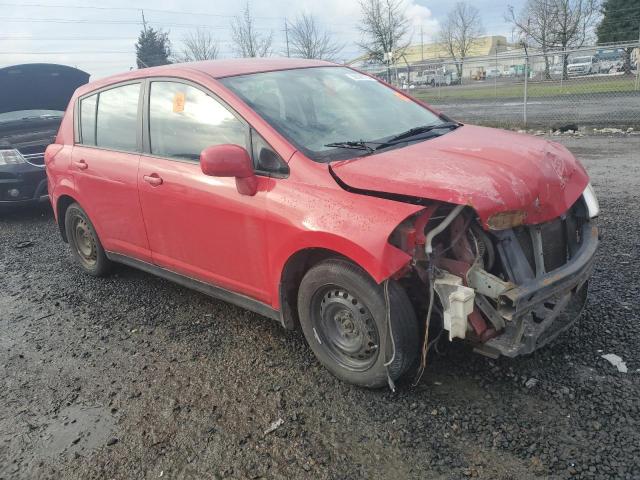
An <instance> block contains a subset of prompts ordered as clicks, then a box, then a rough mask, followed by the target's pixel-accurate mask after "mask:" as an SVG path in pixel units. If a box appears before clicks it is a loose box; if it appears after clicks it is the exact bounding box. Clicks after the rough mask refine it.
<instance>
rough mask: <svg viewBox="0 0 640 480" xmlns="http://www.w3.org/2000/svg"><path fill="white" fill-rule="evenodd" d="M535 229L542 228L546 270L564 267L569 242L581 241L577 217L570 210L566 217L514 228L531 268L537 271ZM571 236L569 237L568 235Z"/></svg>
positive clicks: (567, 257)
mask: <svg viewBox="0 0 640 480" xmlns="http://www.w3.org/2000/svg"><path fill="white" fill-rule="evenodd" d="M534 229H540V235H541V238H542V257H543V261H544V268H545V271H547V272H550V271H552V270H555V269H556V268H560V267H562V266H563V265H564V264H565V263H567V261H568V260H569V244H570V243H572V244H574V245H575V244H577V243H579V239H578V230H577V228H576V222H575V219H574V218H573V216H572V213H571V212H569V214H568V215H567V217H566V218H556V219H555V220H552V221H550V222H546V223H542V224H540V225H531V226H526V227H518V228H516V229H514V233H515V236H516V238H517V239H518V243H519V244H520V247H521V248H522V252H523V253H524V256H525V257H526V259H527V261H528V263H529V265H530V266H531V270H532V271H533V272H535V271H536V261H535V250H534V245H533V235H534V233H535V230H534ZM569 235H570V236H571V238H568V236H569Z"/></svg>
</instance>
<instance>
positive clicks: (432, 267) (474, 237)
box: [390, 197, 598, 357]
mask: <svg viewBox="0 0 640 480" xmlns="http://www.w3.org/2000/svg"><path fill="white" fill-rule="evenodd" d="M495 221H497V222H501V224H500V225H495V226H496V227H500V228H496V229H483V228H482V227H481V225H480V222H479V219H478V218H477V217H476V215H475V214H474V211H473V210H472V209H471V208H469V207H464V206H457V207H455V206H451V205H443V204H434V205H430V206H427V208H426V209H425V210H423V211H421V212H419V213H418V214H416V215H414V216H413V217H411V218H410V219H407V220H406V221H405V222H403V224H402V225H400V227H399V228H398V229H396V231H395V232H394V233H393V234H392V236H391V238H390V241H391V243H392V244H394V245H396V246H397V247H399V248H401V249H403V250H404V251H405V252H407V253H410V254H411V256H412V261H411V263H410V266H409V267H408V268H407V269H405V270H403V271H401V272H398V274H397V275H396V279H398V280H399V281H400V282H401V283H402V284H403V285H404V286H405V288H406V289H407V290H408V291H409V292H410V293H411V296H412V300H413V302H414V305H415V306H416V309H417V311H418V313H422V314H423V315H424V318H426V321H425V329H426V331H427V335H426V336H425V343H424V345H425V348H426V346H427V345H428V343H427V340H426V339H427V338H428V333H429V330H432V331H433V330H438V332H439V333H442V332H447V333H448V337H449V340H453V339H454V338H461V339H465V340H466V341H468V342H470V343H471V344H472V345H473V346H474V349H475V350H476V351H477V352H478V353H481V354H484V355H487V356H490V357H497V356H499V355H505V356H508V357H515V356H518V355H522V354H528V353H531V352H533V351H534V350H536V349H538V348H540V347H542V346H543V345H545V344H546V343H548V342H549V341H551V340H552V339H554V338H555V337H556V336H558V335H559V334H560V333H561V332H563V331H565V330H566V329H567V328H569V327H570V326H571V325H572V324H573V322H575V320H576V319H577V318H578V317H579V315H580V312H581V311H582V308H583V306H584V304H585V301H586V296H587V295H586V293H587V287H588V278H589V276H590V274H591V271H592V269H593V262H594V255H595V251H596V248H597V245H598V230H597V228H596V226H595V225H594V223H593V222H592V221H590V215H589V209H588V206H587V204H586V202H585V200H584V198H583V197H580V198H579V199H578V200H577V201H576V202H575V203H574V205H573V206H572V207H571V208H570V209H569V210H568V211H567V212H566V213H565V214H564V215H562V216H560V217H558V218H555V219H553V220H551V221H548V222H544V223H541V224H537V225H526V224H524V222H523V218H518V216H517V215H514V214H505V215H503V216H502V217H501V218H500V217H499V218H497V219H495ZM425 292H426V293H425ZM429 327H431V328H429ZM437 327H440V329H437Z"/></svg>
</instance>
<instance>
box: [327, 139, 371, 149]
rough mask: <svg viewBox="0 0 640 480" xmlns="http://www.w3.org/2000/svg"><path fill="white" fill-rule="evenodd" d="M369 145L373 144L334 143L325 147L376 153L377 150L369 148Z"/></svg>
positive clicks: (358, 142)
mask: <svg viewBox="0 0 640 480" xmlns="http://www.w3.org/2000/svg"><path fill="white" fill-rule="evenodd" d="M369 143H371V142H365V141H364V140H356V141H347V142H333V143H327V144H325V147H332V148H350V149H351V150H366V151H367V152H375V148H373V147H371V146H369V145H368V144H369Z"/></svg>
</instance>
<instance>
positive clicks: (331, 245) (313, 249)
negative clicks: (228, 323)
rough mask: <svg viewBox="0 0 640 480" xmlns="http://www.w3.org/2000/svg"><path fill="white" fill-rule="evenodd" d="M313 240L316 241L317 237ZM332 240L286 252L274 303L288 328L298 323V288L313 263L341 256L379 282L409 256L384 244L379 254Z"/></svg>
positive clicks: (401, 265) (345, 241)
mask: <svg viewBox="0 0 640 480" xmlns="http://www.w3.org/2000/svg"><path fill="white" fill-rule="evenodd" d="M316 240H318V239H317V238H316ZM332 240H333V241H332V242H320V241H318V242H317V243H315V244H307V245H305V246H303V247H302V246H301V247H300V248H298V249H296V250H295V251H294V253H292V254H291V255H289V256H288V257H287V258H286V260H285V261H284V262H282V267H281V268H278V269H277V270H276V271H277V272H279V275H278V283H277V299H278V303H277V305H274V306H276V307H278V308H279V309H280V312H281V318H282V324H283V326H284V327H285V328H288V329H291V328H294V327H295V326H296V325H297V324H298V321H299V319H298V306H297V299H298V288H299V286H300V281H301V280H302V277H303V276H304V275H305V273H306V272H307V271H308V270H309V269H310V268H311V267H313V266H314V265H317V264H318V263H319V262H321V261H323V260H326V259H327V258H341V259H344V260H347V261H349V262H351V263H353V264H354V265H356V266H358V267H360V268H361V269H362V270H363V271H364V272H365V273H366V274H367V275H369V276H370V277H371V278H372V279H373V280H374V281H375V282H376V283H380V282H382V281H383V280H385V279H386V278H388V277H389V276H391V275H393V274H394V273H396V272H397V271H398V270H400V269H401V268H403V267H404V266H405V265H406V264H407V263H408V262H409V261H410V260H411V257H409V255H407V254H406V253H405V252H403V251H401V250H400V249H398V248H396V247H394V246H392V245H391V244H389V243H386V242H385V243H386V244H385V246H384V248H383V250H382V251H381V252H379V253H380V255H376V254H374V252H371V251H367V250H365V249H363V248H362V247H361V246H359V245H357V244H354V243H352V242H349V241H348V240H346V239H341V241H337V238H332Z"/></svg>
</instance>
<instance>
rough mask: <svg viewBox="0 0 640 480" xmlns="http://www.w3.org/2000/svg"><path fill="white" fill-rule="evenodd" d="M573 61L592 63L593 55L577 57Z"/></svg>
mask: <svg viewBox="0 0 640 480" xmlns="http://www.w3.org/2000/svg"><path fill="white" fill-rule="evenodd" d="M571 63H591V57H576V58H574V59H573V60H571Z"/></svg>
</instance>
